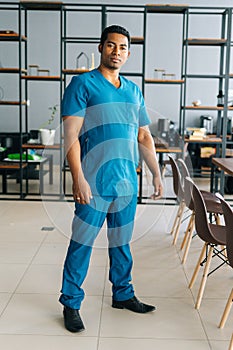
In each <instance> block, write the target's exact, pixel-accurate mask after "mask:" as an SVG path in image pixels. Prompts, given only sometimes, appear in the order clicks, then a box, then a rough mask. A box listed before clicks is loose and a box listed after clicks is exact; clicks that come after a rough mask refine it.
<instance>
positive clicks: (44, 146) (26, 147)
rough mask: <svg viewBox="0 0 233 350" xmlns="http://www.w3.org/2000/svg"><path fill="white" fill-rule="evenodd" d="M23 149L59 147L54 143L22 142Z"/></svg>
mask: <svg viewBox="0 0 233 350" xmlns="http://www.w3.org/2000/svg"><path fill="white" fill-rule="evenodd" d="M22 148H23V149H45V148H46V149H48V148H49V149H57V150H59V149H60V144H54V145H42V144H33V143H32V144H29V143H24V144H23V145H22Z"/></svg>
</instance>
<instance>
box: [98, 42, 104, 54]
mask: <svg viewBox="0 0 233 350" xmlns="http://www.w3.org/2000/svg"><path fill="white" fill-rule="evenodd" d="M98 50H99V52H100V53H102V51H103V45H102V44H99V46H98Z"/></svg>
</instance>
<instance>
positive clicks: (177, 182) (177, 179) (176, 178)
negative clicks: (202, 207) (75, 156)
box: [168, 155, 184, 200]
mask: <svg viewBox="0 0 233 350" xmlns="http://www.w3.org/2000/svg"><path fill="white" fill-rule="evenodd" d="M168 158H169V160H170V164H171V167H172V175H173V190H174V192H175V194H176V196H177V198H178V199H179V200H184V188H183V185H182V181H181V174H180V171H179V168H178V166H177V164H176V162H175V160H174V159H173V158H172V157H171V156H169V155H168Z"/></svg>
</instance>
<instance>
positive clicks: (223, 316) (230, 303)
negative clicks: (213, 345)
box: [218, 289, 233, 329]
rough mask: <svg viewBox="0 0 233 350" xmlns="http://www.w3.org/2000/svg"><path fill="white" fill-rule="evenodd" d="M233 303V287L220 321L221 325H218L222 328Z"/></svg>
mask: <svg viewBox="0 0 233 350" xmlns="http://www.w3.org/2000/svg"><path fill="white" fill-rule="evenodd" d="M232 303H233V289H232V291H231V293H230V296H229V298H228V300H227V304H226V307H225V309H224V312H223V315H222V318H221V321H220V323H219V326H218V327H219V328H221V329H222V328H223V327H224V326H225V323H226V320H227V318H228V315H229V312H230V310H231V307H232Z"/></svg>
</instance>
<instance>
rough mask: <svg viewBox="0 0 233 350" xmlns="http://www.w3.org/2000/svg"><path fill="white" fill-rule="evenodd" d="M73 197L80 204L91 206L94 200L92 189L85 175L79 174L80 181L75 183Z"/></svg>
mask: <svg viewBox="0 0 233 350" xmlns="http://www.w3.org/2000/svg"><path fill="white" fill-rule="evenodd" d="M73 197H74V200H75V201H76V202H78V203H80V204H89V203H90V200H91V199H92V198H93V197H92V193H91V188H90V186H89V184H88V182H87V181H86V179H85V178H84V176H83V174H79V177H78V180H74V181H73Z"/></svg>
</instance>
